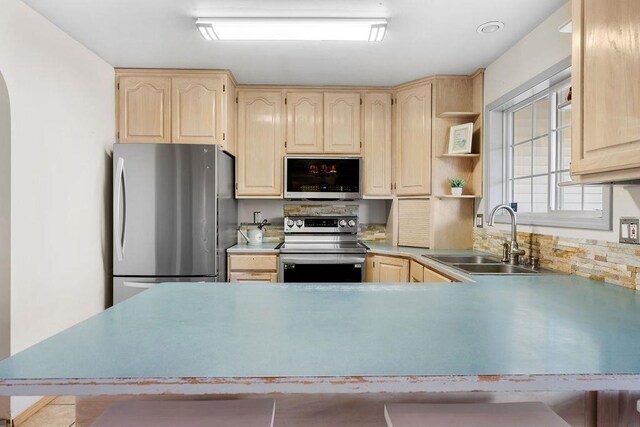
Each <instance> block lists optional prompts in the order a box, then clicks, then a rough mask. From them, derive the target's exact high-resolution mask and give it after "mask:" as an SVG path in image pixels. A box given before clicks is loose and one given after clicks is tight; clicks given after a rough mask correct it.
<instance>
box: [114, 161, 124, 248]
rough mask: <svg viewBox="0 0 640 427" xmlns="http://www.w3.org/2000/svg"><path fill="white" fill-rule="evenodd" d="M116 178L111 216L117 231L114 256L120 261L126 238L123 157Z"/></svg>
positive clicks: (118, 165)
mask: <svg viewBox="0 0 640 427" xmlns="http://www.w3.org/2000/svg"><path fill="white" fill-rule="evenodd" d="M116 177H117V178H116V179H117V180H118V181H117V182H118V192H117V194H118V196H117V197H116V203H115V205H114V207H113V211H114V212H113V217H114V218H115V222H116V226H115V227H114V232H115V233H117V234H116V236H117V242H116V256H117V257H118V261H122V259H123V258H124V245H125V242H126V238H127V186H126V176H125V171H124V159H123V158H122V157H120V158H119V159H118V164H117V166H116ZM121 203H122V223H121V222H120V204H121Z"/></svg>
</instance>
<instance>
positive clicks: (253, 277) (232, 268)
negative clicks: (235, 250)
mask: <svg viewBox="0 0 640 427" xmlns="http://www.w3.org/2000/svg"><path fill="white" fill-rule="evenodd" d="M228 264H229V282H232V283H239V282H252V283H275V282H277V281H278V256H277V255H229V257H228Z"/></svg>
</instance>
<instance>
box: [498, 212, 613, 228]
mask: <svg viewBox="0 0 640 427" xmlns="http://www.w3.org/2000/svg"><path fill="white" fill-rule="evenodd" d="M516 215H517V217H518V225H531V226H541V227H558V228H577V229H585V230H602V231H611V230H612V227H611V219H610V218H607V216H606V215H605V216H595V215H589V214H584V213H581V214H579V215H571V214H558V215H553V214H551V215H550V214H538V215H536V214H520V213H516ZM495 222H496V223H498V224H511V218H510V217H509V216H508V215H500V216H496V218H495Z"/></svg>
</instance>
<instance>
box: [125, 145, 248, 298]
mask: <svg viewBox="0 0 640 427" xmlns="http://www.w3.org/2000/svg"><path fill="white" fill-rule="evenodd" d="M234 163H235V162H234V158H233V157H231V156H230V155H228V154H226V153H225V152H223V151H221V150H220V149H219V148H218V147H216V146H211V145H178V144H175V145H174V144H114V149H113V275H114V277H113V302H114V304H115V303H118V302H120V301H123V300H124V299H126V298H129V297H131V296H133V295H135V294H137V293H139V292H141V291H143V290H145V289H148V288H150V287H152V286H153V285H155V284H158V283H162V282H202V283H208V282H224V281H226V270H227V263H226V259H227V258H226V250H227V248H228V247H230V246H232V245H234V244H235V243H236V240H237V237H236V236H237V235H236V228H237V222H238V211H237V202H236V200H235V198H234Z"/></svg>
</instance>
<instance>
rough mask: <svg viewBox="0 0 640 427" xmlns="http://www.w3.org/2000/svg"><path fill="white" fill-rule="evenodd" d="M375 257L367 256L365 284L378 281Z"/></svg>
mask: <svg viewBox="0 0 640 427" xmlns="http://www.w3.org/2000/svg"><path fill="white" fill-rule="evenodd" d="M375 259H376V257H375V255H369V256H367V265H366V270H365V277H364V281H365V282H375V281H376V264H375V262H374V261H375Z"/></svg>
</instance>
